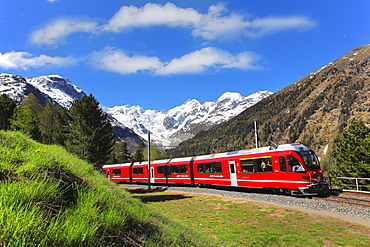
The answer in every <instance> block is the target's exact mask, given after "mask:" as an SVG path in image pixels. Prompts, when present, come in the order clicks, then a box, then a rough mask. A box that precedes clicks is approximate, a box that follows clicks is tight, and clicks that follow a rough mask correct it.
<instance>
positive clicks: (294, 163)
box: [288, 155, 305, 172]
mask: <svg viewBox="0 0 370 247" xmlns="http://www.w3.org/2000/svg"><path fill="white" fill-rule="evenodd" d="M288 164H289V169H290V171H291V172H305V170H304V167H303V166H302V164H301V163H300V162H299V161H298V160H297V159H296V158H295V157H293V156H291V155H289V156H288Z"/></svg>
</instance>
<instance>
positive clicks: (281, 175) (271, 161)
mask: <svg viewBox="0 0 370 247" xmlns="http://www.w3.org/2000/svg"><path fill="white" fill-rule="evenodd" d="M148 168H149V165H148V162H147V161H145V162H141V163H133V164H131V163H127V164H115V165H105V166H103V169H104V170H106V176H107V177H108V178H109V179H110V180H112V181H115V182H119V183H148V180H149V178H150V183H151V184H162V185H163V184H164V185H171V184H173V185H174V184H177V185H179V184H187V185H215V186H230V187H244V188H261V189H273V190H276V191H281V192H286V193H289V194H291V195H309V196H310V195H325V194H327V193H328V191H329V188H328V184H327V183H326V182H325V180H324V177H323V170H321V169H320V164H319V160H318V158H317V156H316V154H315V153H314V152H313V151H312V150H311V149H308V148H307V147H306V146H304V145H302V144H284V145H279V146H277V147H276V148H273V147H262V148H255V149H248V150H240V151H233V152H227V153H218V154H209V155H203V156H196V157H185V158H174V159H167V160H155V161H151V162H150V174H149V173H148Z"/></svg>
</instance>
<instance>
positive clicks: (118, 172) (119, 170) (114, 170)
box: [113, 169, 121, 175]
mask: <svg viewBox="0 0 370 247" xmlns="http://www.w3.org/2000/svg"><path fill="white" fill-rule="evenodd" d="M113 175H121V169H113Z"/></svg>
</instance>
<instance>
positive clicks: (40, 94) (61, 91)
mask: <svg viewBox="0 0 370 247" xmlns="http://www.w3.org/2000/svg"><path fill="white" fill-rule="evenodd" d="M0 93H4V94H7V95H8V96H9V97H10V98H12V99H13V100H15V101H16V102H17V103H18V104H19V103H20V102H21V101H22V100H23V99H24V98H25V97H27V95H28V94H30V93H33V94H34V95H35V96H36V98H37V99H38V100H39V102H40V103H41V104H42V105H45V104H46V100H49V101H50V102H51V103H52V104H55V105H59V106H61V107H67V108H69V107H71V104H72V102H73V100H75V99H80V98H81V97H82V96H83V95H84V94H85V93H84V92H83V91H82V90H81V89H80V88H78V87H77V86H75V85H73V84H72V83H71V81H70V80H68V79H66V78H63V77H61V76H59V75H49V76H39V77H28V78H24V77H22V76H19V75H12V74H5V73H0ZM108 119H109V121H110V122H111V124H112V127H113V133H114V134H115V136H116V139H117V141H126V142H127V144H128V147H129V148H130V149H131V150H133V147H134V146H135V145H137V144H138V143H139V142H141V141H145V140H144V139H142V138H141V137H140V136H138V135H137V134H136V133H135V132H133V131H132V130H130V129H129V128H127V127H126V126H124V125H123V124H122V123H120V122H118V121H117V120H116V119H114V118H113V117H112V116H110V115H108Z"/></svg>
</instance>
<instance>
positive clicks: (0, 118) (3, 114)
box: [0, 94, 17, 130]
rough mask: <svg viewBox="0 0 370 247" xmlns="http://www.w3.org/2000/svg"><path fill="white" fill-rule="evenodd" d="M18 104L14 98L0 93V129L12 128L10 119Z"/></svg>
mask: <svg viewBox="0 0 370 247" xmlns="http://www.w3.org/2000/svg"><path fill="white" fill-rule="evenodd" d="M16 106H17V105H16V104H15V102H14V100H12V99H11V98H9V97H8V96H7V95H6V94H1V95H0V129H3V130H8V129H9V128H10V119H11V118H12V115H13V112H14V109H15V108H16Z"/></svg>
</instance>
